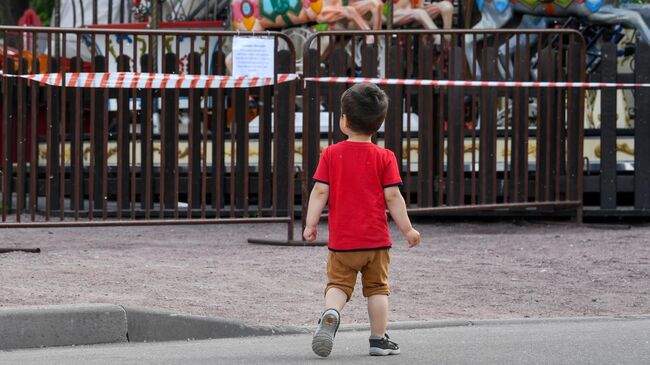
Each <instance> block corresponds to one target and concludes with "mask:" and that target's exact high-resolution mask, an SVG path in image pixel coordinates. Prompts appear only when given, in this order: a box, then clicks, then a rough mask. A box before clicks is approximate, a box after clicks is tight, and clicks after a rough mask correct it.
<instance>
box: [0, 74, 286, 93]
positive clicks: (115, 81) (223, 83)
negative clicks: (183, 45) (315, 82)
mask: <svg viewBox="0 0 650 365" xmlns="http://www.w3.org/2000/svg"><path fill="white" fill-rule="evenodd" d="M64 75H65V78H64ZM3 76H7V77H20V78H24V79H28V80H32V81H35V82H38V83H41V84H47V85H52V86H63V84H64V80H65V86H66V87H84V88H116V89H120V88H123V89H204V88H205V89H233V88H250V87H260V86H269V85H273V84H276V83H277V84H281V83H283V82H288V81H293V80H296V79H298V75H296V74H279V75H278V76H277V80H273V78H272V77H248V76H241V77H232V76H222V75H176V74H157V73H142V72H70V73H66V74H62V73H46V74H35V75H6V74H5V75H3Z"/></svg>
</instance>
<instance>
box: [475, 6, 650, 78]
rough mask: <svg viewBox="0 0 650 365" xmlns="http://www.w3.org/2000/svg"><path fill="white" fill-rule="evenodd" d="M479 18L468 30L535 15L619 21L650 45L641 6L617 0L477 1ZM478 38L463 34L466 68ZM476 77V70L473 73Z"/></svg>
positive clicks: (497, 26) (591, 20) (604, 21)
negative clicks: (636, 6)
mask: <svg viewBox="0 0 650 365" xmlns="http://www.w3.org/2000/svg"><path fill="white" fill-rule="evenodd" d="M476 2H477V5H478V10H479V11H480V12H481V20H480V21H479V22H478V23H477V24H476V25H475V26H474V27H472V29H492V28H501V27H503V26H505V25H506V24H507V23H509V22H510V21H512V20H513V19H515V17H520V16H522V15H532V16H538V17H553V18H563V17H576V18H580V19H584V20H585V21H587V22H590V23H594V24H608V25H615V24H622V25H624V26H627V27H630V28H634V29H636V30H637V31H638V32H639V34H640V36H641V40H642V41H643V42H645V43H648V44H650V28H648V25H647V24H646V22H645V21H644V19H643V16H642V15H641V13H642V9H646V8H645V6H639V8H631V7H630V4H628V5H625V4H622V5H623V6H621V7H619V6H618V5H619V3H620V2H619V1H617V0H477V1H476ZM480 39H482V37H481V36H480V35H476V36H473V35H466V36H465V43H466V47H465V53H466V56H467V60H468V62H469V67H470V69H471V68H472V67H473V59H474V54H473V51H474V50H473V42H475V41H479V40H480ZM476 75H477V77H480V70H477V72H476Z"/></svg>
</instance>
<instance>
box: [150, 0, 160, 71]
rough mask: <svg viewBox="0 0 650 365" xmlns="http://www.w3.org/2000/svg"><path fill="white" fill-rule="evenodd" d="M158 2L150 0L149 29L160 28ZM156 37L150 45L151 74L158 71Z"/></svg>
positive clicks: (156, 36) (157, 0)
mask: <svg viewBox="0 0 650 365" xmlns="http://www.w3.org/2000/svg"><path fill="white" fill-rule="evenodd" d="M160 5H161V1H160V0H151V13H150V15H149V29H158V28H160V10H161V9H160ZM158 37H159V36H158V35H154V36H153V38H152V42H151V45H150V52H151V57H152V63H153V64H152V65H151V72H157V71H158Z"/></svg>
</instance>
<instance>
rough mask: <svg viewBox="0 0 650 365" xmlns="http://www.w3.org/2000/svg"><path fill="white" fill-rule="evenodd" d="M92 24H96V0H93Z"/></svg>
mask: <svg viewBox="0 0 650 365" xmlns="http://www.w3.org/2000/svg"><path fill="white" fill-rule="evenodd" d="M93 24H97V0H93Z"/></svg>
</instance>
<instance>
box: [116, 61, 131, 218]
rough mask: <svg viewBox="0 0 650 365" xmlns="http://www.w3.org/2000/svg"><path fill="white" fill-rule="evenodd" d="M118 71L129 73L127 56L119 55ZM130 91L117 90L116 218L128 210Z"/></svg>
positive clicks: (129, 67)
mask: <svg viewBox="0 0 650 365" xmlns="http://www.w3.org/2000/svg"><path fill="white" fill-rule="evenodd" d="M117 67H118V71H121V72H130V71H131V59H130V58H129V56H127V55H124V54H122V55H120V56H119V57H118V60H117ZM129 95H130V90H128V89H124V88H120V89H118V90H117V113H118V117H117V138H116V142H117V156H118V159H117V161H118V165H117V166H118V174H117V178H118V182H117V186H118V187H119V189H118V190H119V191H118V195H117V199H118V202H119V203H118V207H119V209H118V212H117V216H118V218H121V217H122V212H123V211H125V210H128V206H129V200H130V195H131V194H130V184H129V165H130V161H131V159H130V157H129V155H130V153H129V152H130V151H129V137H130V136H129V133H130V130H131V128H130V123H131V118H130V115H131V105H132V103H131V101H130V100H129Z"/></svg>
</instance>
